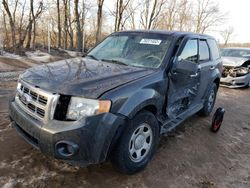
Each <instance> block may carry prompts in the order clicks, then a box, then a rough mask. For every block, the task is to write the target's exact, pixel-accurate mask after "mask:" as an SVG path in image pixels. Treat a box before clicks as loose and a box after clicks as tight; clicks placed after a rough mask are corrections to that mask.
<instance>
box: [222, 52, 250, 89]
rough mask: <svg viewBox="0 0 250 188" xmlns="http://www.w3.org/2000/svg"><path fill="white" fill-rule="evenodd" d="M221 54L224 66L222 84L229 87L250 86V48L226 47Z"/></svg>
mask: <svg viewBox="0 0 250 188" xmlns="http://www.w3.org/2000/svg"><path fill="white" fill-rule="evenodd" d="M221 55H222V63H223V67H224V69H223V73H222V78H221V85H222V86H225V87H228V88H239V87H249V85H250V49H249V48H224V49H222V50H221Z"/></svg>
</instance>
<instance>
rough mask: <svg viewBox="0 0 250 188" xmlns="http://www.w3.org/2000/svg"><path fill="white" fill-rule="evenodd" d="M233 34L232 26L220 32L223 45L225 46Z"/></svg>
mask: <svg viewBox="0 0 250 188" xmlns="http://www.w3.org/2000/svg"><path fill="white" fill-rule="evenodd" d="M233 35H234V28H233V27H229V28H227V29H225V30H224V31H222V32H221V36H222V37H223V39H224V46H227V44H228V42H229V41H230V40H231V38H232V37H233Z"/></svg>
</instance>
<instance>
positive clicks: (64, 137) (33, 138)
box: [9, 101, 125, 165]
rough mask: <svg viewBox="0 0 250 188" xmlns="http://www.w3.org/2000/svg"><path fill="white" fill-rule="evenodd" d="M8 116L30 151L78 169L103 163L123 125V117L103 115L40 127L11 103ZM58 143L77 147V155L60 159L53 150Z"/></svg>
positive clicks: (58, 154) (55, 122)
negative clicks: (60, 160) (79, 166)
mask: <svg viewBox="0 0 250 188" xmlns="http://www.w3.org/2000/svg"><path fill="white" fill-rule="evenodd" d="M9 113H10V118H11V120H12V125H13V127H14V128H15V129H16V130H17V132H18V133H19V134H20V135H21V136H22V137H24V139H25V140H26V141H28V142H29V143H30V144H32V145H33V146H34V147H36V148H39V149H40V150H41V151H42V152H43V153H45V154H48V155H52V156H54V157H55V158H58V159H62V160H66V161H68V162H70V163H74V164H79V165H80V164H81V165H88V164H96V163H99V162H103V161H105V159H106V156H107V153H108V151H109V147H110V145H111V142H112V139H113V138H114V136H115V134H116V131H117V129H118V127H120V126H122V125H124V123H125V118H124V117H123V116H118V115H114V114H112V113H105V114H100V115H96V116H92V117H87V118H83V119H82V120H80V121H57V120H51V121H49V122H48V123H47V124H42V123H41V122H40V121H38V120H36V119H34V118H33V117H31V116H30V115H28V114H27V113H25V112H23V111H22V110H21V109H20V107H19V106H18V105H17V104H16V103H15V102H14V101H13V102H11V103H10V112H9ZM60 141H69V142H71V143H74V144H76V145H78V146H79V149H78V151H77V153H76V154H75V155H73V156H70V157H66V156H62V155H61V154H60V152H58V151H57V149H56V147H55V145H56V143H58V142H60Z"/></svg>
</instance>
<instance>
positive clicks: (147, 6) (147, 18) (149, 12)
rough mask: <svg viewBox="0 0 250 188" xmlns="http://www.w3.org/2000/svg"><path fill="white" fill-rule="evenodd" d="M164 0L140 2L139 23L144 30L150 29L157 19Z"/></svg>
mask: <svg viewBox="0 0 250 188" xmlns="http://www.w3.org/2000/svg"><path fill="white" fill-rule="evenodd" d="M165 2H166V1H165V0H153V1H150V0H144V1H143V2H142V4H141V5H142V6H143V8H142V11H141V13H140V23H141V25H142V27H143V28H144V29H152V27H153V28H154V27H155V25H154V23H155V22H156V21H157V19H158V18H159V15H160V13H161V9H162V7H163V5H164V4H165Z"/></svg>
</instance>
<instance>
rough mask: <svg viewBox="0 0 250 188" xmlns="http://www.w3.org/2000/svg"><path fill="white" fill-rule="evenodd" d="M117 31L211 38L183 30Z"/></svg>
mask: <svg viewBox="0 0 250 188" xmlns="http://www.w3.org/2000/svg"><path fill="white" fill-rule="evenodd" d="M117 33H154V34H165V35H172V36H184V35H195V36H199V37H204V38H213V37H211V36H209V35H205V34H199V33H194V32H184V31H168V30H128V31H119V32H117Z"/></svg>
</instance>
